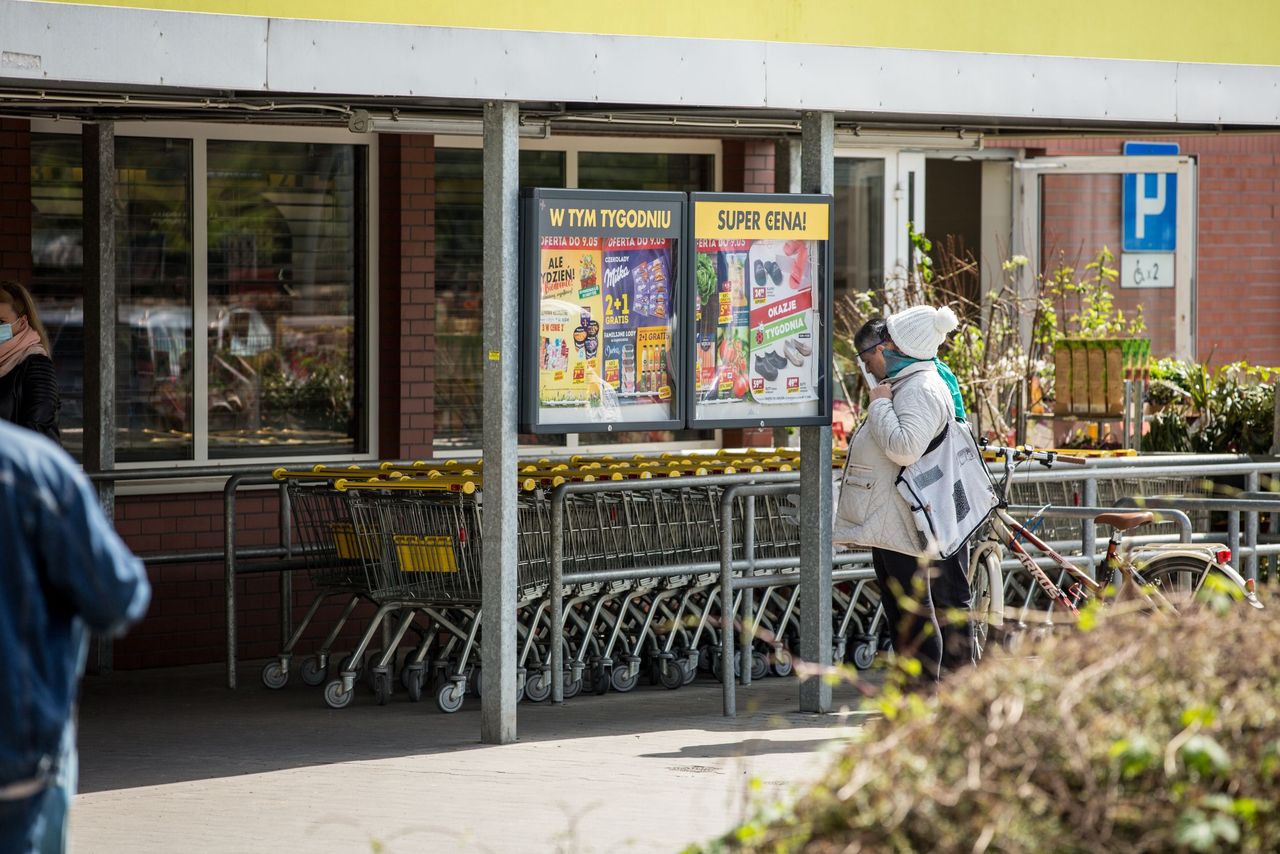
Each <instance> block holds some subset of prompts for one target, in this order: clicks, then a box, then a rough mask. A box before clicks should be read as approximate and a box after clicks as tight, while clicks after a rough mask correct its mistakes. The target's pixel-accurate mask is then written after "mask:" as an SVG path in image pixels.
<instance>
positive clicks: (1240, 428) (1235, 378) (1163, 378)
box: [1142, 359, 1280, 454]
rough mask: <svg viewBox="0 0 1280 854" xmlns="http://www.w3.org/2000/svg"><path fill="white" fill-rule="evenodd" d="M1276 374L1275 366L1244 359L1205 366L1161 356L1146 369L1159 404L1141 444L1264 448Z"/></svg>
mask: <svg viewBox="0 0 1280 854" xmlns="http://www.w3.org/2000/svg"><path fill="white" fill-rule="evenodd" d="M1277 376H1280V370H1277V369H1274V368H1263V367H1257V366H1251V365H1249V364H1247V363H1245V362H1234V363H1232V364H1230V365H1224V366H1223V367H1221V368H1218V369H1217V370H1216V371H1211V370H1209V369H1208V368H1206V367H1205V366H1204V365H1202V364H1198V363H1195V362H1184V361H1180V360H1177V359H1161V360H1160V361H1158V362H1156V363H1155V364H1154V365H1153V366H1152V369H1151V400H1152V402H1153V403H1156V404H1157V405H1159V406H1161V407H1162V409H1161V411H1159V412H1156V413H1155V415H1154V416H1153V418H1152V422H1151V431H1150V432H1149V433H1148V434H1147V435H1146V436H1144V437H1143V443H1142V448H1143V450H1144V451H1195V452H1197V453H1240V454H1266V453H1270V450H1271V444H1272V441H1273V440H1274V431H1275V393H1276V392H1275V379H1276V377H1277Z"/></svg>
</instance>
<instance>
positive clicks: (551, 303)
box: [538, 237, 604, 406]
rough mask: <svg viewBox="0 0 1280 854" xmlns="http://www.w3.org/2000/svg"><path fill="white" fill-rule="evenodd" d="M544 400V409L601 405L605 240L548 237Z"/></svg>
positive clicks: (541, 344)
mask: <svg viewBox="0 0 1280 854" xmlns="http://www.w3.org/2000/svg"><path fill="white" fill-rule="evenodd" d="M539 258H540V264H539V268H540V282H541V302H542V306H541V309H542V310H541V315H540V319H539V322H538V335H539V341H538V401H539V403H541V404H542V405H544V406H583V405H587V406H589V405H593V404H594V405H598V404H599V401H600V396H601V387H600V379H599V377H600V356H601V354H600V332H601V321H602V320H603V319H604V301H603V299H602V297H601V287H600V265H601V255H600V239H599V238H589V237H544V238H543V239H542V240H541V241H540V242H539Z"/></svg>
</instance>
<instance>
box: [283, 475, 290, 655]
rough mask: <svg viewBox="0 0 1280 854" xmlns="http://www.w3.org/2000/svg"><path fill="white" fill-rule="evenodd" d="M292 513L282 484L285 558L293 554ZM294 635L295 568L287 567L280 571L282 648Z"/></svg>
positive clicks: (287, 491)
mask: <svg viewBox="0 0 1280 854" xmlns="http://www.w3.org/2000/svg"><path fill="white" fill-rule="evenodd" d="M292 518H293V517H292V515H291V510H290V506H289V490H288V488H287V487H286V486H285V484H283V483H281V484H280V545H281V546H282V547H283V548H284V555H285V559H286V560H287V559H289V558H290V557H292V556H293V528H292V526H291V522H292ZM291 637H293V570H291V569H286V570H283V571H282V572H281V573H280V648H281V649H283V648H285V647H286V646H288V645H289V639H290V638H291Z"/></svg>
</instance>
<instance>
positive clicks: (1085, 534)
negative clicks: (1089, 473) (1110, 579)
mask: <svg viewBox="0 0 1280 854" xmlns="http://www.w3.org/2000/svg"><path fill="white" fill-rule="evenodd" d="M1082 503H1083V504H1084V506H1085V507H1097V506H1098V481H1097V480H1095V479H1094V478H1091V477H1090V478H1086V479H1085V482H1084V495H1083V496H1082ZM1097 537H1098V525H1097V523H1096V522H1094V521H1093V519H1092V518H1090V519H1085V520H1084V523H1083V524H1081V526H1080V546H1081V550H1082V552H1083V554H1084V557H1085V560H1087V561H1088V562H1089V564H1088V565H1089V577H1090V578H1095V579H1096V578H1097V577H1098V571H1097V567H1096V566H1095V565H1094V560H1093V553H1094V552H1095V551H1097Z"/></svg>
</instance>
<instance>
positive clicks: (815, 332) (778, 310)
mask: <svg viewBox="0 0 1280 854" xmlns="http://www.w3.org/2000/svg"><path fill="white" fill-rule="evenodd" d="M690 220H691V228H690V239H689V241H688V243H689V246H688V251H687V255H688V260H687V262H686V264H687V269H688V270H690V282H689V285H690V286H689V288H688V297H687V302H686V308H685V311H686V312H687V316H688V317H689V318H691V323H690V326H691V331H690V334H689V335H687V336H686V351H685V354H686V355H685V357H686V359H687V360H688V363H689V364H690V366H691V367H692V370H691V371H690V372H689V374H688V375H687V376H686V386H685V394H686V395H687V396H688V399H689V400H690V402H691V410H690V418H689V426H690V427H693V428H707V427H767V426H804V425H821V424H830V423H831V259H830V251H831V222H832V199H831V197H830V196H824V195H804V196H801V195H785V196H784V195H748V194H736V193H693V194H692V196H691V210H690Z"/></svg>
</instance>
